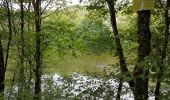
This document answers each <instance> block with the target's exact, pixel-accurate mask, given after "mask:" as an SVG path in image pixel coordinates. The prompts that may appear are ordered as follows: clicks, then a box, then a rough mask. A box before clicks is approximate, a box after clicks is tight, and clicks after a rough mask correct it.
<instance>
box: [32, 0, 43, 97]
mask: <svg viewBox="0 0 170 100" xmlns="http://www.w3.org/2000/svg"><path fill="white" fill-rule="evenodd" d="M33 6H34V12H35V35H36V52H35V53H36V54H35V56H36V58H35V61H36V68H35V77H36V79H35V98H34V99H35V100H40V98H41V74H42V63H41V0H36V1H34V0H33Z"/></svg>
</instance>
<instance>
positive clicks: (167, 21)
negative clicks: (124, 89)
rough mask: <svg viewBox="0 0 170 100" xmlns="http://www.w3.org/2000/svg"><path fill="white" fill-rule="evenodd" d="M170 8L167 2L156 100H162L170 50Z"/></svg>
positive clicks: (169, 1) (168, 0)
mask: <svg viewBox="0 0 170 100" xmlns="http://www.w3.org/2000/svg"><path fill="white" fill-rule="evenodd" d="M168 7H170V0H166V7H165V34H164V38H165V40H164V44H163V48H162V52H161V59H160V63H161V66H160V67H159V71H158V76H157V82H156V88H155V100H160V99H161V98H160V87H161V81H162V75H163V74H164V59H165V57H166V52H167V49H168V39H169V26H170V17H169V15H168Z"/></svg>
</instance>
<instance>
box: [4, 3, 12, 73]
mask: <svg viewBox="0 0 170 100" xmlns="http://www.w3.org/2000/svg"><path fill="white" fill-rule="evenodd" d="M5 3H6V8H7V15H8V30H9V38H8V44H7V49H6V57H5V63H4V64H5V65H4V66H5V71H6V68H7V64H8V57H9V49H10V48H9V47H10V44H11V40H12V23H11V11H10V6H9V2H8V1H5Z"/></svg>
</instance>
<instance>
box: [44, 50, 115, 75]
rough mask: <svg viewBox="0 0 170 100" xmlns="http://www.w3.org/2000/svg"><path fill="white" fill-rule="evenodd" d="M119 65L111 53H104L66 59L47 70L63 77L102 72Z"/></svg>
mask: <svg viewBox="0 0 170 100" xmlns="http://www.w3.org/2000/svg"><path fill="white" fill-rule="evenodd" d="M115 63H117V59H116V57H113V56H112V55H110V54H109V53H103V54H101V55H81V56H78V57H73V56H69V57H64V59H63V60H61V62H59V63H57V62H56V64H55V65H52V66H50V67H47V68H46V70H50V71H52V72H55V73H59V74H62V75H71V74H72V73H73V72H86V71H88V72H102V71H103V68H104V67H107V66H108V65H111V64H115Z"/></svg>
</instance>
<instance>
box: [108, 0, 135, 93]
mask: <svg viewBox="0 0 170 100" xmlns="http://www.w3.org/2000/svg"><path fill="white" fill-rule="evenodd" d="M106 2H107V4H108V7H109V12H110V18H111V25H112V29H113V33H114V39H115V42H116V51H117V54H118V57H119V63H120V69H121V74H122V75H125V76H126V77H129V78H131V79H132V80H131V81H129V82H128V83H129V85H130V87H131V89H132V91H133V88H134V81H133V77H132V75H131V74H130V72H129V70H128V68H127V65H126V62H125V57H124V54H123V50H122V46H121V42H120V37H119V33H118V29H117V23H116V15H115V8H114V1H113V0H106ZM120 80H121V82H122V79H120ZM121 84H122V83H120V86H122V85H121ZM119 89H121V87H119ZM119 91H120V90H119Z"/></svg>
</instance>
